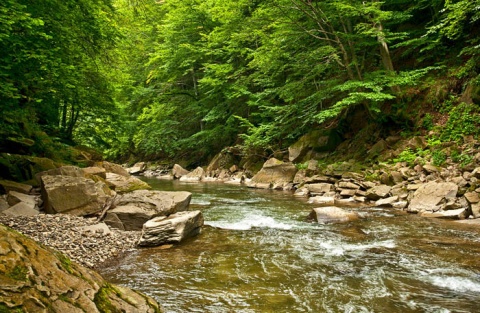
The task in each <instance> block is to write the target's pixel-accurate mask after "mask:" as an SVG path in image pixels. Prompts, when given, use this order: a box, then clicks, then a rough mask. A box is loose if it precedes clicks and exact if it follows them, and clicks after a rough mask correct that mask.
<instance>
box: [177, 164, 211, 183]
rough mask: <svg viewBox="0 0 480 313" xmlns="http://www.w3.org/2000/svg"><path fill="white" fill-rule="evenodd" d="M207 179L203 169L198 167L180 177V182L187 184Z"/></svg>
mask: <svg viewBox="0 0 480 313" xmlns="http://www.w3.org/2000/svg"><path fill="white" fill-rule="evenodd" d="M204 177H205V171H204V170H203V168H201V167H197V168H196V169H194V170H193V171H191V172H190V173H188V174H186V175H183V176H182V177H180V181H185V182H199V181H201V180H202V179H203V178H204Z"/></svg>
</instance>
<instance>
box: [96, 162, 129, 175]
mask: <svg viewBox="0 0 480 313" xmlns="http://www.w3.org/2000/svg"><path fill="white" fill-rule="evenodd" d="M95 166H96V167H101V168H104V169H105V171H106V172H107V173H113V174H117V175H121V176H125V177H129V176H130V174H129V173H128V171H127V170H126V169H125V168H123V167H122V166H121V165H118V164H115V163H110V162H107V161H103V162H97V163H95Z"/></svg>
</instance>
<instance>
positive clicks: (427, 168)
mask: <svg viewBox="0 0 480 313" xmlns="http://www.w3.org/2000/svg"><path fill="white" fill-rule="evenodd" d="M423 170H424V171H425V172H427V173H428V174H431V173H438V172H439V171H440V169H439V168H438V167H436V166H435V165H432V164H425V165H424V166H423Z"/></svg>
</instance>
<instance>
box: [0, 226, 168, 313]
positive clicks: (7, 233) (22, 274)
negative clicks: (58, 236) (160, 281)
mask: <svg viewBox="0 0 480 313" xmlns="http://www.w3.org/2000/svg"><path fill="white" fill-rule="evenodd" d="M0 264H1V266H0V281H1V283H0V311H1V312H52V313H65V312H74V313H76V312H126V313H127V312H128V313H135V312H146V313H154V312H161V308H160V306H159V305H158V303H157V302H156V301H155V300H153V299H152V298H150V297H148V296H146V295H143V294H141V293H138V292H135V291H133V290H131V289H129V288H126V287H120V286H115V285H111V284H109V283H107V282H106V281H105V280H104V279H103V278H102V277H101V276H100V275H99V274H97V273H96V272H94V271H93V270H90V269H87V268H85V267H83V266H80V265H78V264H77V263H75V262H72V261H70V260H69V259H68V258H67V257H65V256H64V255H63V254H61V253H60V252H54V251H53V250H50V249H47V248H45V247H43V246H41V245H39V244H37V243H36V242H35V241H33V240H32V239H29V238H28V237H26V236H24V235H21V234H20V233H18V232H15V231H13V230H11V229H9V228H7V227H5V226H3V225H1V224H0Z"/></svg>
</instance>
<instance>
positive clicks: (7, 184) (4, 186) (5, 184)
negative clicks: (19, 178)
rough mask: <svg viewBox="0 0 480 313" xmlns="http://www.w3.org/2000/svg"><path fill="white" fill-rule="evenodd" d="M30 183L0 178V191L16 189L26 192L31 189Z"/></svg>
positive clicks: (5, 191)
mask: <svg viewBox="0 0 480 313" xmlns="http://www.w3.org/2000/svg"><path fill="white" fill-rule="evenodd" d="M32 188H33V187H32V186H31V185H26V184H21V183H17V182H14V181H10V180H0V193H8V192H9V191H17V192H20V193H24V194H28V193H30V191H32Z"/></svg>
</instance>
